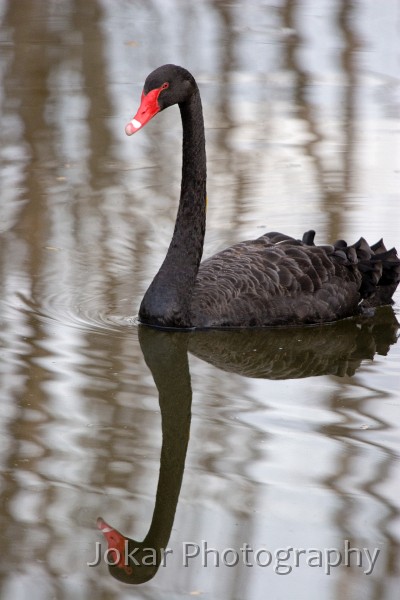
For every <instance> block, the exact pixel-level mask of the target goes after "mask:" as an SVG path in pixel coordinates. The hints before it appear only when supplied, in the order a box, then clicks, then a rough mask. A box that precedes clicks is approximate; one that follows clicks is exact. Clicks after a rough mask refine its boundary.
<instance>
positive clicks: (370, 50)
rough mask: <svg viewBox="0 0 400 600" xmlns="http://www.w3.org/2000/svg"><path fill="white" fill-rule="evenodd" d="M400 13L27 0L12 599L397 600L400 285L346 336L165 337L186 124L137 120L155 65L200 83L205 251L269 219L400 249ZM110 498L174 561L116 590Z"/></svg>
mask: <svg viewBox="0 0 400 600" xmlns="http://www.w3.org/2000/svg"><path fill="white" fill-rule="evenodd" d="M399 22H400V5H399V3H398V1H397V0H385V2H375V1H374V0H363V1H361V2H351V1H348V0H343V1H338V2H336V1H333V0H324V1H316V0H315V1H310V2H296V1H287V2H284V1H283V0H277V1H275V2H268V1H265V2H264V1H261V0H253V1H252V2H244V1H243V2H236V1H234V2H223V1H217V0H214V1H212V2H204V1H202V0H200V1H198V2H195V3H190V2H184V0H155V1H151V2H125V1H123V0H98V1H95V0H89V1H87V2H78V1H77V0H75V1H74V0H66V1H63V2H59V1H56V0H37V1H36V0H35V2H32V1H30V0H8V1H7V0H2V1H0V50H1V51H0V79H1V85H0V121H1V123H0V140H1V143H0V182H1V188H0V190H1V196H0V265H1V266H0V285H1V287H0V304H1V328H0V340H1V363H0V369H1V403H0V445H1V453H0V467H1V488H0V494H1V502H0V507H1V508H0V518H1V528H0V530H1V534H0V536H1V548H2V560H1V567H0V586H1V587H0V590H1V592H0V597H1V598H2V599H3V598H4V600H9V599H10V598H13V599H15V600H25V599H28V598H29V600H50V599H63V600H64V599H70V598H71V599H72V598H74V599H78V598H79V599H82V600H86V599H91V598H99V599H100V598H102V599H110V600H111V599H117V598H118V599H124V598H140V599H142V598H143V599H147V598H148V599H152V600H156V599H161V598H163V599H164V598H168V599H173V598H176V599H178V598H191V597H200V598H208V599H210V600H215V599H217V600H219V599H221V600H222V599H224V600H226V599H229V600H261V599H262V600H264V598H268V599H271V600H278V599H285V600H286V599H290V600H292V599H293V598H296V599H299V600H303V599H304V600H339V599H340V600H342V599H343V598H346V600H359V599H360V598H363V599H366V600H368V599H376V600H396V599H397V598H398V590H399V587H400V546H399V545H400V516H399V515H400V512H399V507H400V500H399V489H400V460H399V457H400V425H399V423H400V392H399V389H400V386H399V383H400V377H399V371H400V350H399V344H398V343H397V336H398V331H397V325H396V316H397V318H399V314H400V309H399V307H400V294H399V292H397V293H396V296H395V300H396V303H395V305H394V307H393V310H392V309H389V308H388V309H386V310H382V311H378V313H377V315H376V316H375V317H374V318H371V319H369V320H368V319H367V320H350V321H348V322H342V323H338V324H335V325H327V326H325V327H322V328H318V327H315V328H308V329H292V330H290V331H286V330H279V331H263V332H257V333H256V332H253V333H250V334H249V333H246V332H209V333H192V334H177V333H175V334H168V333H163V332H157V331H151V330H147V329H143V328H139V327H138V326H137V323H136V320H135V317H136V314H137V310H138V306H139V302H140V299H141V297H142V295H143V293H144V291H145V290H146V288H147V286H148V284H149V282H150V280H151V278H152V276H153V275H154V273H155V271H156V270H157V268H158V266H159V265H160V262H161V260H162V258H163V256H164V254H165V252H166V248H167V246H168V243H169V240H170V237H171V234H172V230H173V224H174V220H175V215H176V208H177V199H178V196H179V184H180V160H181V158H180V146H181V126H180V119H179V111H178V110H177V109H175V108H174V109H170V110H169V111H165V112H164V113H163V114H162V115H159V116H158V117H157V118H156V119H155V120H154V121H153V122H152V123H151V124H149V125H148V127H147V128H146V129H145V130H144V131H143V132H140V133H139V134H138V135H137V136H135V137H134V138H127V137H126V136H125V134H124V125H125V123H126V122H127V120H128V119H129V118H131V117H132V115H133V114H134V113H135V112H136V109H137V106H138V102H139V98H140V93H141V89H142V85H143V82H144V79H145V77H146V76H147V74H148V73H149V72H150V71H151V70H152V69H153V68H155V67H156V66H159V65H160V64H163V63H166V62H173V63H177V64H181V65H183V66H185V67H187V68H188V69H189V70H191V71H192V72H193V74H194V75H195V76H196V78H197V80H198V83H199V86H200V89H201V94H202V99H203V105H204V114H205V119H206V135H207V152H208V197H209V204H208V224H207V227H208V228H207V236H206V246H205V255H206V256H208V255H210V254H212V253H213V252H215V251H217V250H219V249H221V248H223V247H225V246H227V245H229V244H231V243H233V242H235V241H238V240H241V239H245V238H251V237H255V236H258V235H260V234H261V233H262V232H263V231H266V230H271V231H272V230H278V231H279V230H282V231H284V232H285V233H288V234H290V235H293V236H294V237H299V236H301V234H302V233H303V231H305V230H307V229H310V228H314V229H316V230H317V237H318V241H319V242H323V241H329V240H331V241H332V240H333V239H337V238H345V239H348V240H349V241H350V242H353V241H355V240H356V239H358V238H359V237H360V236H361V235H362V236H364V237H365V238H367V240H369V241H370V242H371V243H372V242H375V241H376V240H378V239H379V238H380V237H381V236H383V237H384V239H385V243H386V245H387V246H388V247H391V246H393V245H396V244H397V246H398V247H399V246H400V208H399V207H400V201H399V200H400V199H399V189H400V120H399V114H400V113H399V103H400V85H399V81H400V79H399V78H400V67H399V54H400V41H399V40H400V38H399V31H398V24H399ZM190 415H191V416H190ZM162 441H164V444H163V448H162V452H161V446H162ZM160 459H161V460H160ZM98 516H101V517H103V518H104V519H105V520H106V521H107V522H109V523H110V524H112V525H113V526H114V527H116V528H117V529H119V530H120V531H121V532H123V533H124V534H125V535H127V536H129V537H131V538H134V539H135V540H143V539H145V540H146V543H147V544H148V545H150V546H151V547H153V546H158V547H168V549H169V553H168V554H167V555H166V557H165V566H164V565H160V566H159V569H158V572H157V573H155V570H154V569H153V571H154V572H152V571H151V568H150V567H149V569H148V571H147V573H146V577H145V578H147V579H148V581H146V582H145V583H141V584H138V585H131V586H128V585H126V584H124V583H121V582H119V581H117V580H116V579H115V578H113V577H112V576H111V575H110V574H109V572H108V568H107V565H106V564H105V563H106V561H105V560H104V552H105V550H106V545H105V542H104V540H103V539H102V536H101V534H100V532H99V531H98V529H97V527H96V519H97V517H98ZM146 536H147V537H146ZM99 549H101V553H102V560H101V562H100V564H99V565H98V566H89V564H88V563H92V562H94V561H95V557H96V552H97V551H98V550H99ZM350 549H352V550H351V551H350ZM106 558H108V559H110V558H112V557H110V556H106ZM185 563H186V566H185ZM217 563H218V564H217Z"/></svg>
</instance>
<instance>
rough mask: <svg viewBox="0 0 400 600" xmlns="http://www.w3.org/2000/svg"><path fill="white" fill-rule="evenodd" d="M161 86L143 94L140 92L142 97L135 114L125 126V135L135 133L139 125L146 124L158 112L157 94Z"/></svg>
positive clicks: (139, 127)
mask: <svg viewBox="0 0 400 600" xmlns="http://www.w3.org/2000/svg"><path fill="white" fill-rule="evenodd" d="M161 90H162V88H158V89H155V90H151V91H150V92H149V93H148V94H146V95H145V93H144V92H142V99H141V102H140V106H139V110H138V111H137V113H136V115H135V116H134V117H133V119H132V120H131V121H129V123H128V124H127V126H126V127H125V133H126V135H132V133H136V131H138V130H139V129H141V127H143V126H144V125H146V123H148V122H149V121H150V119H152V118H153V117H154V116H155V115H156V114H157V113H158V112H160V106H159V104H158V96H159V95H160V92H161Z"/></svg>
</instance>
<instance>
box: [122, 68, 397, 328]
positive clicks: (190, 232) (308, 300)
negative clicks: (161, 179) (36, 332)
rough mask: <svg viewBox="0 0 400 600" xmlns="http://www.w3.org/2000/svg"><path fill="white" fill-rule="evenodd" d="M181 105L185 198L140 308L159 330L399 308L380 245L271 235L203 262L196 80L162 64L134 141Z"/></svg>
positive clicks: (151, 81)
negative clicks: (323, 242)
mask: <svg viewBox="0 0 400 600" xmlns="http://www.w3.org/2000/svg"><path fill="white" fill-rule="evenodd" d="M173 104H179V108H180V111H181V116H182V126H183V158H182V184H181V198H180V204H179V210H178V215H177V219H176V224H175V230H174V234H173V237H172V241H171V244H170V247H169V249H168V252H167V255H166V257H165V260H164V262H163V264H162V266H161V268H160V270H159V272H158V273H157V275H156V276H155V278H154V280H153V282H152V283H151V285H150V287H149V289H148V290H147V292H146V294H145V296H144V298H143V301H142V304H141V306H140V311H139V318H140V320H141V322H142V323H146V324H148V325H153V326H157V327H177V328H189V327H198V328H204V327H206V328H209V327H262V326H274V325H298V324H306V323H323V322H328V321H335V320H337V319H342V318H344V317H349V316H352V315H354V314H357V313H358V312H359V311H360V306H362V305H363V304H364V305H367V306H379V305H381V304H390V303H392V300H391V298H392V295H393V293H394V291H395V289H396V287H397V285H398V283H399V280H400V261H399V259H398V258H397V254H396V250H395V249H392V250H389V251H387V250H386V248H385V247H384V245H383V243H382V241H380V242H378V243H377V244H375V245H374V246H372V247H370V246H368V244H367V242H366V241H365V240H364V239H362V238H361V240H359V242H357V243H356V244H354V245H353V246H347V244H346V243H345V242H344V241H342V240H340V241H339V242H336V243H335V244H334V245H332V246H315V245H314V232H313V231H310V232H307V233H306V234H304V236H303V239H302V241H300V240H295V239H293V238H290V237H289V236H286V235H283V234H279V233H267V234H265V235H263V236H261V237H260V238H258V239H256V240H251V241H246V242H241V243H239V244H236V245H234V246H232V247H230V248H228V249H226V250H223V251H222V252H220V253H218V254H216V255H215V256H213V257H211V258H209V259H207V260H205V261H204V262H203V263H202V264H200V261H201V256H202V252H203V243H204V233H205V219H206V153H205V137H204V122H203V115H202V108H201V100H200V94H199V90H198V87H197V84H196V82H195V80H194V78H193V77H192V75H191V74H190V73H189V72H188V71H186V70H185V69H183V68H181V67H177V66H175V65H164V66H163V67H159V68H158V69H156V70H155V71H153V72H152V73H151V74H150V75H149V76H148V78H147V79H146V82H145V85H144V90H143V94H142V102H141V105H140V108H139V110H138V112H137V114H136V116H135V117H134V118H133V119H132V121H130V122H129V123H128V125H127V126H126V133H127V134H128V135H131V134H132V133H134V132H135V131H137V130H138V129H140V128H141V127H143V125H145V124H146V123H147V122H148V121H149V120H150V119H151V118H152V117H153V116H154V115H155V114H157V113H158V112H159V111H161V110H163V109H164V108H167V107H168V106H171V105H173Z"/></svg>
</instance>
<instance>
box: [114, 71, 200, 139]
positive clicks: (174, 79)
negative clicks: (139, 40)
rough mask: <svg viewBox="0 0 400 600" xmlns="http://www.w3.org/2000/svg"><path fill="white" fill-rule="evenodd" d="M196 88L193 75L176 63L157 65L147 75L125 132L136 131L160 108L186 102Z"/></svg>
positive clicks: (128, 133)
mask: <svg viewBox="0 0 400 600" xmlns="http://www.w3.org/2000/svg"><path fill="white" fill-rule="evenodd" d="M196 90H197V85H196V82H195V80H194V77H193V76H192V75H191V74H190V73H189V71H187V70H186V69H183V68H182V67H177V66H176V65H163V66H162V67H158V69H156V70H155V71H153V72H152V73H150V75H149V76H148V77H147V79H146V81H145V84H144V87H143V92H142V99H141V102H140V106H139V110H138V111H137V113H136V115H135V116H134V117H133V119H132V120H131V121H129V123H128V124H127V126H126V127H125V133H126V134H127V135H132V134H133V133H136V131H138V130H139V129H141V128H142V127H143V126H144V125H146V123H148V122H149V121H150V119H152V118H153V117H154V116H155V115H156V114H157V113H159V112H160V111H161V110H164V108H168V106H172V105H173V104H181V103H183V102H186V101H187V100H188V99H189V98H190V96H191V95H192V94H193V92H194V91H196Z"/></svg>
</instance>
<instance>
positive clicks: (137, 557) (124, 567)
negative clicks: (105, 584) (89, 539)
mask: <svg viewBox="0 0 400 600" xmlns="http://www.w3.org/2000/svg"><path fill="white" fill-rule="evenodd" d="M97 527H98V529H100V531H101V533H102V534H103V535H104V537H105V538H106V540H107V545H108V550H107V552H106V553H105V554H104V557H105V558H106V560H107V563H108V570H109V571H110V574H111V575H112V576H113V577H115V579H118V581H122V582H123V583H133V584H141V583H145V582H146V581H149V580H150V579H152V578H153V577H154V575H155V574H156V573H157V571H158V567H159V566H160V559H161V552H160V549H158V548H148V547H147V546H148V545H147V544H145V543H143V542H137V541H135V540H132V539H130V538H128V537H125V536H124V535H123V534H122V533H120V532H119V531H117V530H116V529H114V527H111V525H109V524H108V523H106V522H105V521H104V520H103V519H102V518H101V517H99V518H98V519H97Z"/></svg>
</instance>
